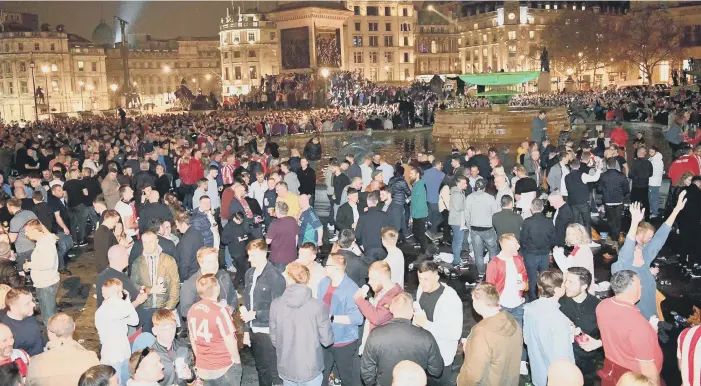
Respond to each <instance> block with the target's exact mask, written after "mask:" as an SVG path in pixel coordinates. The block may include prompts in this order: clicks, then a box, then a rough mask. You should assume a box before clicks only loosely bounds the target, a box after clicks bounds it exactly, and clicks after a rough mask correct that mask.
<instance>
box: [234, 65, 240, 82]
mask: <svg viewBox="0 0 701 386" xmlns="http://www.w3.org/2000/svg"><path fill="white" fill-rule="evenodd" d="M234 80H241V67H239V66H236V67H234Z"/></svg>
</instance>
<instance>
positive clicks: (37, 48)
mask: <svg viewBox="0 0 701 386" xmlns="http://www.w3.org/2000/svg"><path fill="white" fill-rule="evenodd" d="M34 51H39V43H34Z"/></svg>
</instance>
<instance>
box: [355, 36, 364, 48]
mask: <svg viewBox="0 0 701 386" xmlns="http://www.w3.org/2000/svg"><path fill="white" fill-rule="evenodd" d="M362 46H363V37H362V36H353V47H362Z"/></svg>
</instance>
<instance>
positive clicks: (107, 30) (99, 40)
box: [92, 19, 114, 46]
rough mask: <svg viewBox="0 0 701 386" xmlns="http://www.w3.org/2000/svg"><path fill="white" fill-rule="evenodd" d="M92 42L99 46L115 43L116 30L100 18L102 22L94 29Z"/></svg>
mask: <svg viewBox="0 0 701 386" xmlns="http://www.w3.org/2000/svg"><path fill="white" fill-rule="evenodd" d="M92 42H93V43H95V44H97V45H99V46H102V45H107V46H113V45H114V32H113V31H112V27H110V26H109V25H108V24H107V23H105V20H104V19H102V20H100V24H98V25H97V27H95V29H94V30H93V31H92Z"/></svg>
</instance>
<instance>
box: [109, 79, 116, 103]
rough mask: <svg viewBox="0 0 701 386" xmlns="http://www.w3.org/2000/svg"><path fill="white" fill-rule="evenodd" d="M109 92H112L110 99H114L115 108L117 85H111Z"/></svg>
mask: <svg viewBox="0 0 701 386" xmlns="http://www.w3.org/2000/svg"><path fill="white" fill-rule="evenodd" d="M110 90H112V98H113V99H114V106H115V107H117V97H116V95H117V84H116V83H112V84H111V85H110Z"/></svg>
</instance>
